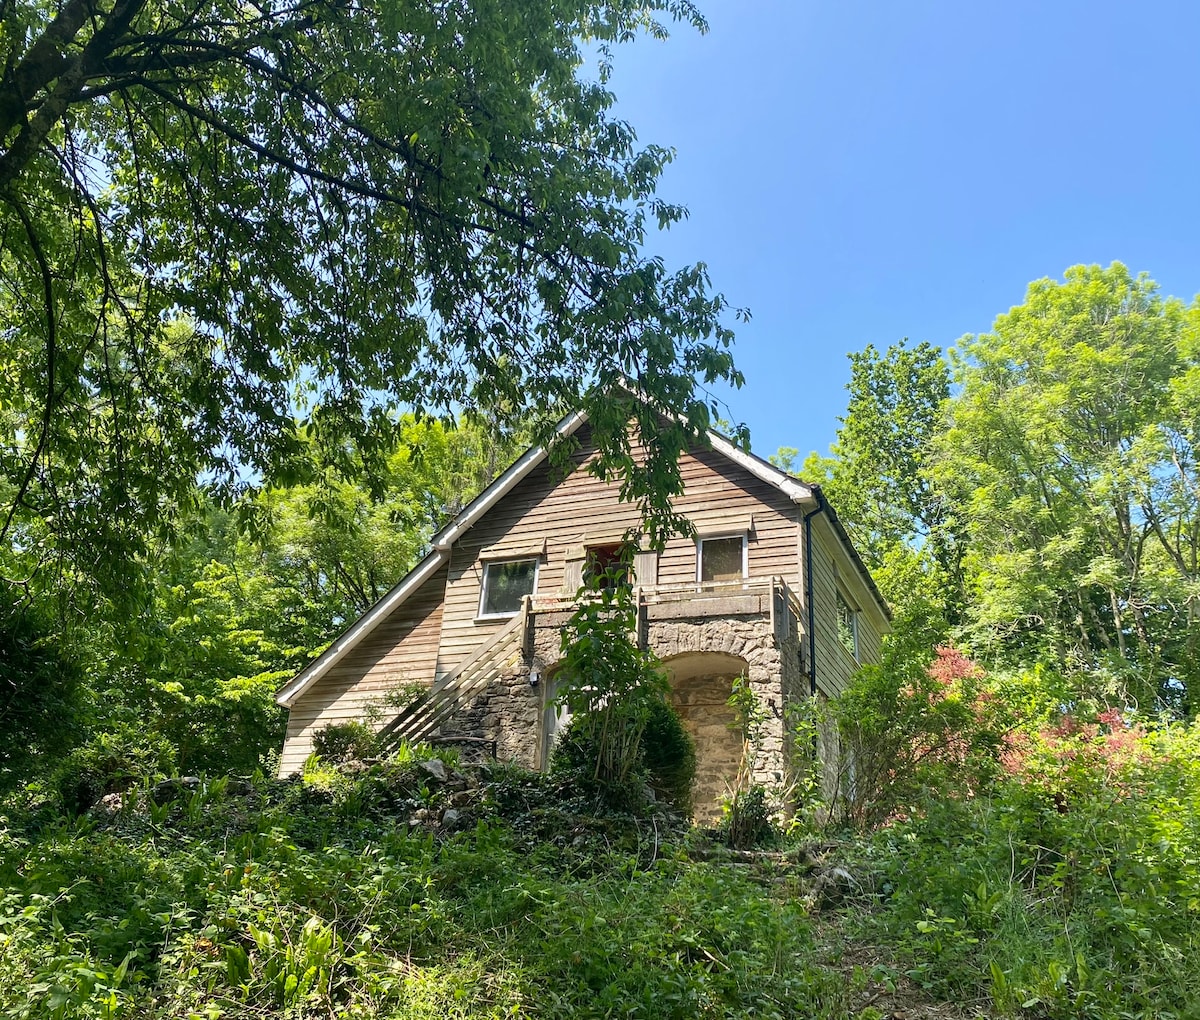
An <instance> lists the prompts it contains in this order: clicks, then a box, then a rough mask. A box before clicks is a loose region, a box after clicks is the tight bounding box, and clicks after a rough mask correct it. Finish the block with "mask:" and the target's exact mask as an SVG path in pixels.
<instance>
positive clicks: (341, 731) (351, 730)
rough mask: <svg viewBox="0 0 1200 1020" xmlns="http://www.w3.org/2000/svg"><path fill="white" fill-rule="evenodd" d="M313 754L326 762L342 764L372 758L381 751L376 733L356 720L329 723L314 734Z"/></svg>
mask: <svg viewBox="0 0 1200 1020" xmlns="http://www.w3.org/2000/svg"><path fill="white" fill-rule="evenodd" d="M312 746H313V752H314V753H315V754H316V755H317V757H319V758H320V759H321V760H322V761H324V762H329V763H331V764H334V765H336V764H340V763H341V762H346V761H353V760H355V759H362V758H370V757H371V756H372V755H374V754H375V753H376V752H377V751H378V749H379V740H378V738H377V737H376V736H375V731H374V730H373V729H372V728H371V727H370V726H369V725H367V724H366V723H364V722H359V721H358V720H356V719H350V720H347V721H346V722H340V723H329V724H327V725H325V726H322V727H321V728H320V729H319V730H317V731H316V732H315V733H314V734H313V739H312Z"/></svg>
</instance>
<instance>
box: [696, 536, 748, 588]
mask: <svg viewBox="0 0 1200 1020" xmlns="http://www.w3.org/2000/svg"><path fill="white" fill-rule="evenodd" d="M696 557H697V562H696V575H697V580H699V581H700V582H701V583H705V582H709V583H718V584H719V583H720V582H722V581H740V580H741V579H742V578H744V577H745V576H746V537H745V536H744V535H735V536H732V537H729V538H702V539H700V540H699V541H698V542H697V543H696Z"/></svg>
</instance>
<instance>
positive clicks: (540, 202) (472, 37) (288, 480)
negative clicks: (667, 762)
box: [0, 0, 740, 608]
mask: <svg viewBox="0 0 1200 1020" xmlns="http://www.w3.org/2000/svg"><path fill="white" fill-rule="evenodd" d="M68 6H69V10H67V11H66V13H65V14H64V15H63V17H61V18H59V19H57V20H55V15H56V14H57V13H59V12H60V10H61V9H62V8H61V5H58V4H55V3H51V2H49V0H34V2H30V3H26V4H23V5H22V9H21V11H19V12H13V11H6V12H5V15H4V31H3V33H2V34H0V61H2V62H3V64H4V66H5V67H9V68H11V69H13V74H12V75H10V76H9V77H7V78H5V80H4V81H3V82H2V83H0V223H2V224H3V231H4V236H5V238H6V241H5V245H4V248H3V251H2V253H0V334H2V335H3V336H4V337H5V355H4V357H3V359H0V540H3V541H9V542H11V543H13V548H14V549H17V548H19V549H20V550H21V551H22V553H25V552H30V553H31V555H30V556H29V557H28V558H29V559H30V560H31V561H32V562H31V563H30V564H29V565H30V566H31V567H35V568H39V569H41V568H45V567H47V566H50V565H52V564H54V565H62V564H65V565H66V566H67V573H68V574H69V575H71V577H70V581H71V587H72V588H73V589H75V588H78V590H79V591H78V593H79V594H80V595H82V594H84V593H86V594H87V595H88V596H89V599H91V598H96V599H100V600H103V599H111V600H114V601H116V602H118V603H119V604H121V605H122V606H125V607H127V608H128V607H136V606H138V603H139V599H140V595H141V592H142V589H141V585H140V583H139V582H140V575H141V563H142V558H143V557H144V556H145V555H148V554H151V553H153V552H154V551H155V549H156V547H157V546H158V544H159V543H160V542H162V541H164V540H166V541H171V540H175V539H177V538H178V537H179V535H180V533H181V530H182V528H181V526H182V524H183V523H184V520H185V518H186V516H187V513H188V512H189V511H191V510H192V509H194V508H195V506H196V502H197V493H196V482H197V479H203V480H204V481H205V482H206V483H208V484H210V485H211V487H212V488H213V489H215V490H216V491H217V492H218V493H219V495H220V498H221V500H222V502H223V503H228V502H230V501H232V500H233V499H234V498H236V496H237V495H239V494H240V493H242V492H244V491H245V490H246V489H248V488H254V487H259V486H261V487H263V488H275V487H280V486H283V487H291V486H293V485H297V484H304V485H310V484H317V485H320V484H322V482H323V480H324V479H326V478H334V479H342V480H349V481H352V482H355V481H358V480H359V478H360V477H361V476H362V475H363V474H364V473H365V474H367V475H369V476H371V477H376V478H377V477H379V474H380V472H381V471H382V470H383V467H384V465H385V463H386V458H387V455H388V454H389V453H390V452H391V451H392V450H393V449H394V448H395V440H396V432H397V419H398V416H399V412H400V410H402V409H416V410H417V411H418V412H419V414H420V416H421V417H424V412H431V413H433V414H435V415H436V414H449V413H451V411H452V410H454V409H457V408H463V407H466V408H468V409H471V410H482V411H483V412H484V413H485V414H487V415H488V416H490V417H495V418H498V419H499V420H501V421H502V422H512V421H514V420H519V419H521V418H522V417H524V416H525V414H526V412H531V411H532V412H534V413H535V416H536V417H538V418H539V419H540V418H544V417H546V416H550V417H553V416H555V415H556V414H558V413H563V412H565V411H566V410H568V409H570V408H573V407H576V406H583V407H586V408H587V409H588V410H589V411H594V412H595V413H594V415H593V422H594V424H595V426H596V435H597V437H598V439H599V441H600V446H601V448H602V451H603V453H602V456H601V460H600V463H599V465H598V470H606V471H609V472H612V473H615V474H618V475H620V476H621V477H622V478H624V479H625V481H626V485H627V490H628V493H629V495H630V496H631V498H633V499H634V500H636V501H644V502H645V503H646V504H647V507H648V508H652V509H653V510H654V511H656V514H654V516H657V518H659V519H667V518H669V517H670V510H669V507H668V506H667V497H668V496H669V495H670V494H671V492H672V491H674V490H675V489H676V488H678V485H679V479H678V469H677V465H676V460H677V456H678V453H679V451H680V449H681V448H682V446H683V443H684V440H685V439H686V437H687V436H688V435H689V434H691V433H694V432H695V430H696V429H698V428H700V427H701V426H703V425H706V424H707V423H708V422H709V420H710V417H711V415H710V410H709V407H708V404H707V401H706V400H705V399H704V398H703V396H702V395H699V394H698V392H697V391H696V389H695V382H696V380H697V378H699V379H703V380H704V381H707V382H712V381H714V380H717V379H724V380H728V381H730V382H734V383H738V382H740V375H739V374H738V373H737V371H736V370H735V368H734V367H733V363H732V360H731V357H730V354H729V350H728V348H729V345H730V342H731V333H730V331H729V329H728V328H727V326H725V325H724V324H723V322H722V319H723V317H724V313H725V301H724V299H723V298H721V297H720V295H718V294H714V293H713V292H712V291H711V287H710V284H709V280H708V276H707V272H706V270H705V268H704V267H703V266H702V265H701V266H693V267H685V268H683V269H681V270H679V271H677V272H673V271H671V270H669V269H668V268H667V267H666V266H665V265H664V263H663V262H662V261H661V260H659V259H655V258H653V257H652V256H650V255H648V254H646V251H645V245H646V242H647V241H648V237H649V235H650V234H651V233H652V232H653V231H654V230H657V229H663V228H666V227H667V226H669V225H670V224H672V223H675V222H678V221H679V219H680V218H682V216H683V215H684V213H685V210H683V209H682V208H681V207H679V206H676V205H672V204H670V203H668V202H665V201H663V200H661V199H660V198H658V197H657V196H656V194H655V188H656V185H657V183H658V179H659V176H660V174H661V173H662V171H663V169H664V167H665V166H666V165H667V163H668V162H669V161H670V159H671V152H670V150H668V149H664V148H662V147H659V146H653V145H651V146H644V147H643V146H639V145H638V144H637V142H636V137H635V134H634V131H633V128H632V127H630V126H629V125H628V124H625V123H624V122H622V121H620V120H618V119H615V118H614V117H613V116H612V108H613V104H614V102H615V97H614V96H613V95H612V93H611V92H610V91H609V90H608V88H607V87H606V84H605V82H606V80H607V70H604V71H603V72H602V78H603V79H604V80H601V81H596V80H595V76H594V75H591V76H589V75H588V74H587V73H586V72H585V71H584V68H583V64H584V60H585V48H586V52H587V53H588V54H592V55H594V54H595V53H596V52H597V48H598V50H599V53H600V54H601V55H602V65H603V67H604V68H608V67H609V66H610V62H611V60H612V57H613V47H615V45H616V44H617V43H618V42H624V41H627V40H629V39H631V38H632V37H634V36H635V35H636V34H637V33H638V32H641V31H649V32H651V33H653V34H655V35H664V34H665V29H664V27H663V26H662V25H661V24H660V23H659V20H658V19H659V18H660V17H666V18H668V19H677V20H682V21H685V22H688V23H690V24H691V25H693V26H695V27H696V28H697V29H700V30H703V29H704V28H705V24H704V21H703V19H702V18H701V16H700V15H699V14H698V13H697V11H696V10H695V9H694V8H693V6H692V5H691V4H690V3H687V2H683V0H678V2H677V0H647V2H642V0H611V2H604V3H600V4H580V3H573V2H570V0H479V2H472V3H466V4H458V5H451V6H447V5H445V4H442V3H430V2H424V0H418V2H413V3H406V4H402V5H397V4H388V3H378V2H369V3H365V4H359V5H355V6H354V8H353V9H351V8H347V7H345V6H344V5H342V4H340V3H338V2H334V0H311V2H308V3H306V4H305V5H304V9H303V11H301V12H300V13H297V12H296V11H294V10H292V9H290V8H289V9H284V8H279V9H276V8H270V9H264V10H263V11H261V12H259V13H258V14H257V15H255V16H253V17H249V16H247V15H246V12H245V9H244V7H243V6H242V5H241V4H239V3H236V2H232V0H211V2H210V3H209V4H208V5H207V6H206V8H205V10H204V11H203V12H201V15H200V16H195V15H194V12H192V11H190V10H187V9H183V8H176V7H173V6H171V5H163V4H147V3H144V2H142V0H122V2H120V3H117V4H115V5H109V6H107V7H105V8H103V9H99V8H93V7H90V6H88V5H87V4H86V3H83V2H82V0H77V2H74V3H71V4H69V5H68ZM414 40H419V45H418V44H414ZM181 68H184V69H186V70H185V71H184V72H182V73H181V72H180V69H181ZM621 378H636V379H637V382H638V386H639V389H640V394H644V396H642V395H639V396H636V397H635V396H632V395H630V394H628V393H626V394H621V393H619V392H618V391H617V389H616V385H617V383H618V382H619V380H620V379H621ZM662 410H667V411H670V412H675V413H678V414H679V416H680V417H679V419H678V420H675V419H672V420H671V422H670V423H669V424H663V422H664V421H665V419H662V418H661V417H660V412H661V411H662ZM631 415H632V416H634V417H637V418H638V419H639V420H640V423H641V424H642V426H643V427H644V429H645V434H646V435H649V434H651V433H652V432H653V433H657V434H656V440H657V441H656V442H647V443H646V446H645V449H646V450H647V451H648V452H649V463H647V464H646V465H644V466H640V465H639V464H637V463H636V462H635V460H634V458H633V457H632V456H631V455H630V448H629V446H628V440H627V439H626V438H624V437H623V433H624V431H625V428H626V426H627V423H628V420H629V418H630V416H631ZM681 422H682V423H683V424H680V423H681ZM542 424H548V423H546V422H543V423H542ZM34 550H41V553H40V554H39V553H38V552H34ZM39 556H40V557H41V558H39ZM22 558H25V557H24V556H22ZM13 576H18V575H16V574H14V575H13ZM20 576H27V575H20Z"/></svg>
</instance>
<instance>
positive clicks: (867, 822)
mask: <svg viewBox="0 0 1200 1020" xmlns="http://www.w3.org/2000/svg"><path fill="white" fill-rule="evenodd" d="M931 650H932V653H931ZM986 681H987V677H986V676H985V674H984V672H983V670H982V669H980V668H979V667H978V666H977V665H976V664H975V663H974V662H972V661H971V660H970V659H968V658H967V657H966V656H964V655H962V654H961V653H960V652H958V651H956V650H955V649H953V648H947V647H944V646H943V647H938V648H936V650H934V649H933V643H932V639H931V631H930V628H929V626H928V622H927V621H925V620H923V619H922V618H921V617H920V614H915V616H914V617H910V618H909V619H905V620H901V621H897V623H896V626H895V629H894V630H893V631H892V632H891V633H890V634H889V635H888V636H887V638H886V639H885V641H884V646H883V654H882V656H881V661H880V662H879V663H878V664H873V665H868V666H863V667H862V668H861V669H859V670H858V672H857V673H855V675H854V677H853V678H852V679H851V681H850V683H849V684H848V685H847V687H846V690H845V691H844V692H843V693H842V694H841V695H840V696H839V697H837V698H836V699H834V700H833V702H832V703H831V709H832V712H833V716H834V718H835V720H836V721H837V724H838V730H839V734H840V737H841V745H842V759H841V761H840V763H839V770H840V776H839V784H838V785H839V789H838V793H837V796H838V800H839V805H838V806H839V809H840V813H841V815H842V817H843V818H845V819H846V820H847V821H849V822H850V823H852V824H855V825H858V826H861V827H864V828H867V827H870V826H873V825H879V824H881V823H882V822H884V821H886V820H887V819H889V818H894V817H901V816H905V815H907V814H910V813H912V812H913V811H914V810H915V809H918V808H919V807H920V806H921V805H922V804H923V802H924V801H925V800H926V799H928V797H929V795H930V794H931V793H933V792H934V791H941V790H946V791H952V792H955V793H958V794H964V795H969V794H971V793H973V792H979V791H980V790H981V789H983V788H984V787H985V786H986V785H987V783H988V782H989V781H990V780H991V779H992V778H994V776H995V774H996V771H997V768H996V762H997V758H998V756H999V752H1000V749H1001V746H1002V739H1003V733H1004V731H1005V729H1006V728H1007V724H1008V720H1007V710H1006V708H1005V707H1004V706H1003V705H1002V704H1001V703H1000V702H999V701H998V699H996V698H995V697H994V695H993V694H992V692H991V691H989V690H988V688H987V683H986Z"/></svg>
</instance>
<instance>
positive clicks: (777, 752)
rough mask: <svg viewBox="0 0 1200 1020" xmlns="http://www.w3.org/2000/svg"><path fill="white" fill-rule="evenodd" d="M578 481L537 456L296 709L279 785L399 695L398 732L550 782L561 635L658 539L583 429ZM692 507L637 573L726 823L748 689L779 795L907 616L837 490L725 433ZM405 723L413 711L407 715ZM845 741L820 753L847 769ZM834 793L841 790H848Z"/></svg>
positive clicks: (707, 460)
mask: <svg viewBox="0 0 1200 1020" xmlns="http://www.w3.org/2000/svg"><path fill="white" fill-rule="evenodd" d="M559 433H560V434H561V435H562V436H574V440H575V443H576V449H575V452H574V453H573V454H572V456H571V458H570V463H568V464H567V465H565V466H563V465H558V464H555V463H552V462H551V459H550V458H549V457H548V454H547V450H546V449H544V448H542V447H535V448H533V449H530V450H529V451H527V452H526V453H525V454H524V455H523V456H522V457H521V458H520V459H519V460H517V461H516V462H515V463H514V464H513V465H512V466H511V467H509V468H508V470H507V471H505V472H504V473H503V474H502V475H501V476H500V477H499V478H497V479H496V480H495V481H494V482H493V483H492V484H491V485H490V486H489V487H488V488H487V489H486V490H484V492H482V493H481V494H480V495H479V496H478V497H477V498H476V499H475V500H474V501H472V502H471V503H470V504H469V505H468V506H467V507H466V508H465V509H463V510H462V512H461V513H459V514H458V516H457V517H455V518H454V519H453V520H452V521H451V522H450V523H449V524H448V525H446V527H444V528H443V529H442V530H441V531H440V532H438V534H437V535H435V536H434V537H433V539H432V542H431V549H430V552H429V554H428V555H427V556H426V557H425V558H424V559H423V560H422V561H421V562H420V563H419V564H417V566H416V567H415V568H414V569H413V570H412V571H411V572H410V573H409V574H408V576H407V577H405V578H404V579H403V580H402V581H401V582H400V583H399V584H398V585H397V586H396V587H395V588H394V589H392V591H391V592H389V593H388V594H387V595H386V596H385V597H384V598H383V599H381V600H380V601H379V602H378V603H377V604H376V605H375V606H374V607H373V608H372V609H371V610H370V611H369V612H367V613H366V614H365V615H364V616H363V617H361V618H360V619H359V620H357V621H356V622H355V623H354V624H353V625H352V626H351V627H350V628H349V629H348V630H346V631H345V633H343V634H342V635H341V636H340V637H339V638H338V639H337V640H335V641H334V642H333V644H332V645H330V647H329V648H328V650H326V651H325V653H324V654H322V655H321V656H319V657H318V658H317V659H315V660H314V661H313V662H312V663H310V664H309V665H308V667H307V668H305V669H304V670H303V671H301V672H300V673H299V674H297V675H296V676H295V677H294V678H293V679H292V680H291V681H290V682H289V683H287V684H286V685H285V686H284V687H283V688H282V689H281V690H280V691H279V693H278V696H277V700H278V702H279V704H280V705H283V706H284V707H286V708H287V709H288V729H287V737H286V740H285V743H284V746H283V755H282V761H281V764H280V772H281V774H282V775H287V774H290V773H293V772H296V771H299V770H300V768H301V767H302V766H303V764H304V761H305V759H306V757H307V756H308V755H309V753H310V752H311V749H312V737H313V734H314V733H315V732H316V731H317V730H319V729H320V728H322V727H324V726H326V725H328V724H330V723H334V722H341V721H346V720H350V719H356V718H362V717H363V716H364V714H366V713H367V712H368V709H369V707H370V706H372V705H378V704H379V703H380V701H381V699H383V698H384V697H385V696H386V695H387V693H388V692H389V691H394V690H395V689H397V688H402V687H411V686H412V685H416V686H417V687H419V688H420V690H421V691H423V692H424V694H423V696H421V697H418V698H417V700H416V701H415V702H414V703H413V705H412V706H411V707H409V708H407V709H406V710H404V711H402V712H400V713H399V715H397V716H396V717H395V718H394V719H392V720H391V721H390V722H388V720H386V719H385V720H383V721H384V722H387V723H388V729H389V732H392V733H395V734H399V735H404V736H408V737H410V738H412V739H424V738H429V737H434V736H440V737H448V736H451V735H459V736H461V737H465V738H468V739H470V738H473V739H475V740H477V741H479V740H482V741H486V742H488V743H489V745H490V746H491V747H492V749H493V750H494V752H495V753H496V754H497V756H498V757H501V758H504V759H511V760H515V761H518V762H522V763H524V764H525V765H528V766H530V767H534V768H537V767H542V766H544V764H545V762H546V760H547V756H548V753H549V748H550V746H551V745H552V743H553V739H554V735H555V732H556V730H557V729H558V727H559V726H560V725H561V719H560V718H559V717H558V713H557V712H556V710H555V708H554V704H553V702H554V698H553V691H554V682H553V680H554V671H555V668H556V665H557V663H558V661H559V659H560V656H561V653H560V640H559V634H560V627H561V625H562V623H563V622H564V621H565V619H566V618H567V616H568V615H569V613H570V611H571V608H572V605H573V603H574V599H575V597H576V594H577V592H578V591H579V589H580V586H581V584H582V581H583V578H584V574H585V571H587V570H589V569H597V568H598V567H603V566H604V565H605V564H606V563H608V562H611V561H613V560H614V559H615V558H617V557H618V555H619V553H620V551H621V543H622V542H623V540H624V538H625V536H626V534H627V533H632V532H635V531H636V530H637V528H638V525H639V514H638V509H637V507H636V506H634V505H632V504H629V503H622V502H620V501H619V500H618V498H617V492H618V486H617V485H615V484H609V483H605V482H602V481H600V480H599V479H597V478H596V477H594V476H593V475H592V474H591V473H589V472H588V470H587V465H588V462H589V460H590V458H591V457H592V456H593V455H594V448H593V447H592V445H591V441H590V429H589V427H588V423H587V421H586V419H585V417H584V416H582V415H579V414H576V415H572V416H571V417H569V418H567V419H566V420H564V421H563V422H562V423H560V425H559ZM679 466H680V471H681V474H682V477H683V480H684V484H685V491H684V493H683V495H681V496H680V497H678V498H677V499H676V500H675V501H674V503H673V506H674V508H675V510H676V511H677V512H678V513H680V514H681V515H683V516H684V517H686V518H687V519H688V520H689V521H691V523H692V525H693V526H694V528H695V535H694V536H693V537H686V538H684V537H676V538H672V539H671V540H669V541H668V542H667V544H666V546H665V547H664V548H663V549H662V551H661V552H655V551H653V550H650V549H639V550H637V551H636V552H635V553H634V554H633V571H634V576H633V577H632V578H630V579H629V582H630V583H632V584H633V585H634V586H635V595H636V600H637V606H638V638H639V640H640V641H641V642H643V644H644V645H645V646H646V647H649V648H650V649H652V650H653V651H654V652H655V653H657V655H658V656H659V657H660V658H661V660H662V662H663V664H664V666H665V667H666V669H667V671H668V675H669V679H670V683H671V691H672V698H673V701H674V703H675V705H676V707H677V708H678V710H679V712H680V714H681V716H682V718H683V721H684V725H685V726H686V727H687V729H688V730H689V732H690V733H691V734H692V735H693V737H694V738H695V740H696V744H697V759H698V761H697V765H698V767H697V787H696V790H695V799H696V804H697V808H698V811H699V812H701V813H705V812H709V811H712V810H713V809H714V808H715V806H716V805H717V804H718V803H719V800H720V797H721V795H722V794H723V792H724V791H725V788H726V784H727V783H728V782H729V781H731V780H732V779H733V777H734V775H735V774H736V772H737V768H738V764H739V761H740V758H741V738H740V735H739V734H737V733H736V732H734V731H733V730H731V729H730V723H731V722H732V721H733V711H732V709H731V708H730V707H729V706H728V705H727V703H726V702H727V700H728V698H729V696H730V692H731V686H732V683H733V681H734V679H735V678H736V677H738V676H741V675H744V676H746V677H747V678H748V681H749V683H750V685H751V688H752V690H753V691H754V692H755V694H756V696H757V697H758V699H759V702H760V705H761V706H762V708H763V709H764V711H765V713H766V719H767V721H766V724H765V728H764V731H763V739H762V741H761V746H760V747H759V750H758V755H757V760H756V761H755V762H754V763H753V771H754V775H755V778H756V779H757V780H758V781H760V782H766V783H778V782H784V781H786V779H787V761H788V760H789V749H788V747H787V743H788V736H787V734H788V726H787V725H786V723H785V717H786V716H787V714H788V708H789V706H790V705H797V704H802V703H803V700H804V699H807V698H811V697H816V698H828V697H831V696H834V695H836V694H837V693H838V692H840V691H841V690H842V689H843V687H844V685H845V684H846V682H847V680H848V679H849V677H850V676H851V674H852V673H853V672H854V670H855V669H856V668H857V666H858V665H859V664H860V663H862V662H867V661H872V660H875V659H876V658H877V656H878V653H879V645H880V639H881V637H882V635H883V633H884V632H885V631H886V630H887V628H888V621H889V612H888V608H887V606H886V604H885V602H884V600H883V598H882V597H881V596H880V594H879V592H878V590H877V589H876V587H875V585H874V583H873V582H872V580H871V577H870V575H869V573H868V572H867V570H866V568H865V567H864V565H863V563H862V561H861V560H860V559H859V557H858V555H857V554H856V553H855V551H854V548H853V546H852V545H851V543H850V540H849V538H848V537H847V535H846V532H845V530H844V529H843V528H842V526H841V524H840V523H839V521H838V519H837V516H836V514H835V513H834V511H833V509H832V508H831V507H830V506H829V504H828V503H827V502H826V500H825V498H824V496H823V495H822V493H821V491H820V488H819V487H817V486H810V485H806V484H804V483H803V482H801V481H799V480H798V479H796V478H794V477H792V476H790V475H788V474H786V473H785V472H783V471H781V470H779V469H778V468H776V467H774V466H773V465H771V464H769V463H768V462H766V461H764V460H761V459H759V458H758V457H755V456H753V455H752V454H749V453H746V452H745V451H743V450H741V449H740V448H738V447H736V446H734V445H733V444H732V443H730V442H729V441H728V440H726V439H724V438H723V437H721V436H719V435H717V434H715V433H710V434H709V435H708V444H707V445H705V446H701V447H697V448H695V449H693V450H691V451H690V452H689V453H687V454H685V455H684V456H683V458H682V459H681V461H680V465H679ZM393 714H394V715H395V710H394V709H393ZM827 737H828V734H825V735H823V737H822V740H821V744H822V747H821V749H820V752H821V753H822V755H823V757H824V760H825V761H827V762H831V761H832V759H833V757H834V753H833V751H832V749H831V747H830V746H829V740H828V739H827ZM832 781H833V780H832V777H827V782H832Z"/></svg>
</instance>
